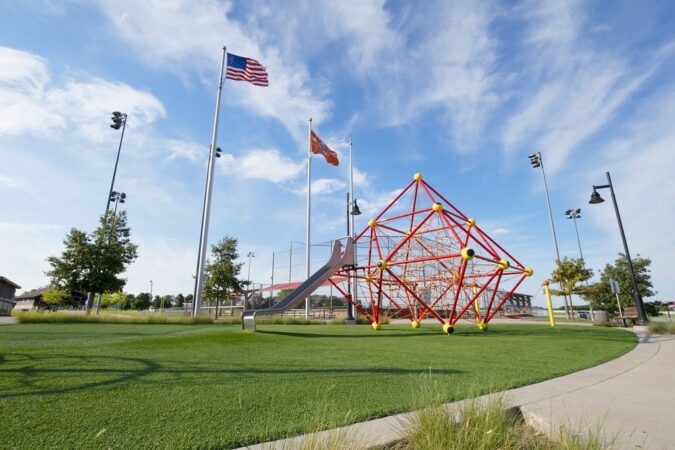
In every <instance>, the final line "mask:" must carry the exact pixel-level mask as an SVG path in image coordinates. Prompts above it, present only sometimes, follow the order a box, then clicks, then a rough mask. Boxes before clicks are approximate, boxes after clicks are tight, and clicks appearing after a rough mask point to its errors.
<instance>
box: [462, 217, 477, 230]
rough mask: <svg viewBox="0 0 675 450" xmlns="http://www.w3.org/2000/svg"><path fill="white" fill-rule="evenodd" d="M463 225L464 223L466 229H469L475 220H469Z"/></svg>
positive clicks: (474, 223)
mask: <svg viewBox="0 0 675 450" xmlns="http://www.w3.org/2000/svg"><path fill="white" fill-rule="evenodd" d="M464 223H466V226H467V227H469V228H471V227H472V226H474V225H476V219H469V220H467V221H466V222H464Z"/></svg>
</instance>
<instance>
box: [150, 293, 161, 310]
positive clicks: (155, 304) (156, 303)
mask: <svg viewBox="0 0 675 450" xmlns="http://www.w3.org/2000/svg"><path fill="white" fill-rule="evenodd" d="M161 305H162V297H160V296H159V295H155V298H153V299H152V307H153V308H155V309H159V307H160V306H161Z"/></svg>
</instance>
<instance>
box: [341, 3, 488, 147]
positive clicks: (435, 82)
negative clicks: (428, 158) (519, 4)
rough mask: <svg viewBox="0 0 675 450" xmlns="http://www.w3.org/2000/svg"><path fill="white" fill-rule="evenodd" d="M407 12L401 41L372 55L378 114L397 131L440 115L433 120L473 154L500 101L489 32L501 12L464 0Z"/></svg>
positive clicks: (372, 78) (399, 30)
mask: <svg viewBox="0 0 675 450" xmlns="http://www.w3.org/2000/svg"><path fill="white" fill-rule="evenodd" d="M407 13H408V14H407V16H406V17H405V18H406V20H405V22H404V23H403V24H401V25H400V26H399V27H398V29H396V35H397V37H398V39H389V40H388V43H389V46H388V47H385V48H381V49H379V51H378V52H376V53H375V56H374V58H375V61H377V66H378V76H377V77H371V82H370V85H371V86H370V87H371V88H372V91H373V92H374V95H373V96H372V97H373V101H374V102H375V104H376V105H378V107H377V108H378V115H379V117H380V118H381V121H383V122H384V123H385V124H387V125H392V126H398V125H403V124H408V123H410V122H411V121H413V120H415V119H417V118H419V117H420V116H421V115H423V114H426V113H430V112H432V111H436V112H439V114H436V116H435V118H436V119H440V120H441V121H443V122H446V123H449V124H450V134H451V136H452V137H453V139H454V140H455V142H456V143H457V144H458V148H459V149H460V150H466V149H470V148H472V146H473V144H474V143H475V141H476V140H477V139H478V138H479V137H480V136H479V135H480V131H481V130H482V128H483V126H484V124H485V122H486V120H487V118H488V116H489V114H490V113H491V111H492V109H493V108H494V106H495V105H496V104H497V100H498V97H497V95H496V93H495V79H494V77H493V75H492V73H493V72H494V69H495V67H494V66H495V64H496V60H497V55H496V41H495V40H494V39H492V38H491V37H490V33H489V27H490V25H491V23H492V21H493V20H494V18H495V17H496V14H497V9H496V8H494V7H492V6H490V5H489V4H488V3H486V2H474V1H461V0H460V1H454V2H444V3H441V4H435V5H430V4H425V5H424V6H421V7H419V8H415V9H413V10H409V11H408V12H407ZM382 14H386V12H385V11H383V12H382ZM379 23H380V24H382V23H387V22H386V20H384V19H380V21H379ZM364 26H365V25H364ZM382 26H383V25H380V27H382ZM389 32H390V33H391V32H392V31H391V30H389ZM385 35H386V34H385ZM412 36H414V39H413V38H412ZM354 45H355V46H358V45H359V43H354ZM353 63H354V64H356V63H357V61H356V60H353Z"/></svg>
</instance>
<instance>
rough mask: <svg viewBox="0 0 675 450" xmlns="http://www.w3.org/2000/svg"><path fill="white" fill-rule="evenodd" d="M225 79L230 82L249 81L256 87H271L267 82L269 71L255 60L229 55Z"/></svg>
mask: <svg viewBox="0 0 675 450" xmlns="http://www.w3.org/2000/svg"><path fill="white" fill-rule="evenodd" d="M225 78H227V79H228V80H241V81H248V82H249V83H251V84H254V85H256V86H269V82H268V80H267V71H266V70H265V68H264V67H263V66H262V64H260V63H259V62H258V61H256V60H255V59H251V58H244V57H242V56H237V55H233V54H232V53H228V54H227V73H226V74H225Z"/></svg>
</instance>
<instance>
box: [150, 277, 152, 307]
mask: <svg viewBox="0 0 675 450" xmlns="http://www.w3.org/2000/svg"><path fill="white" fill-rule="evenodd" d="M150 304H151V305H152V280H150Z"/></svg>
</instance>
